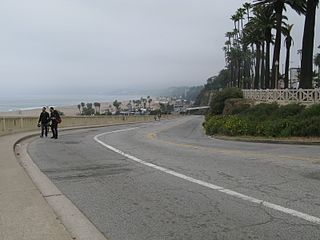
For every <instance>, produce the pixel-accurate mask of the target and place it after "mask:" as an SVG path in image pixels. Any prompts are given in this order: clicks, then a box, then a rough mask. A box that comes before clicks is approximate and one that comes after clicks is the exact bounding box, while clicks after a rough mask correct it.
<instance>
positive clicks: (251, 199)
mask: <svg viewBox="0 0 320 240" xmlns="http://www.w3.org/2000/svg"><path fill="white" fill-rule="evenodd" d="M134 129H137V127H136V128H127V129H121V130H115V131H111V132H105V133H102V134H98V135H96V136H95V137H94V140H95V141H96V142H98V143H100V144H101V145H103V146H104V147H106V148H108V149H110V150H112V151H114V152H116V153H118V154H120V155H122V156H125V157H126V158H129V159H131V160H133V161H135V162H138V163H141V164H143V165H145V166H148V167H151V168H154V169H157V170H159V171H162V172H165V173H168V174H170V175H173V176H176V177H178V178H181V179H184V180H186V181H189V182H192V183H196V184H199V185H201V186H204V187H207V188H210V189H213V190H216V191H219V192H222V193H225V194H227V195H230V196H233V197H235V198H239V199H242V200H244V201H248V202H251V203H255V204H258V205H263V206H265V207H267V208H270V209H273V210H276V211H279V212H283V213H286V214H289V215H291V216H295V217H298V218H301V219H304V220H306V221H308V222H311V223H315V224H320V218H318V217H315V216H312V215H309V214H306V213H302V212H299V211H296V210H293V209H290V208H286V207H282V206H280V205H277V204H273V203H270V202H266V201H263V200H260V199H257V198H254V197H250V196H247V195H244V194H242V193H238V192H236V191H233V190H230V189H227V188H223V187H220V186H217V185H214V184H212V183H208V182H204V181H201V180H198V179H195V178H192V177H189V176H186V175H184V174H181V173H178V172H175V171H172V170H170V169H167V168H164V167H160V166H158V165H155V164H153V163H149V162H146V161H143V160H141V159H139V158H137V157H134V156H132V155H129V154H127V153H124V152H122V151H121V150H119V149H117V148H115V147H112V146H110V145H108V144H106V143H104V142H103V141H101V140H99V137H101V136H104V135H107V134H112V133H118V132H125V131H131V130H134Z"/></svg>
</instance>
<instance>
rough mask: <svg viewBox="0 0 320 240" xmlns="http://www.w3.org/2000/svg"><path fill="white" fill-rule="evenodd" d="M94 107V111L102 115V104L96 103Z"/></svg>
mask: <svg viewBox="0 0 320 240" xmlns="http://www.w3.org/2000/svg"><path fill="white" fill-rule="evenodd" d="M93 105H94V110H95V112H96V114H97V113H100V107H101V104H100V103H98V102H95V103H93Z"/></svg>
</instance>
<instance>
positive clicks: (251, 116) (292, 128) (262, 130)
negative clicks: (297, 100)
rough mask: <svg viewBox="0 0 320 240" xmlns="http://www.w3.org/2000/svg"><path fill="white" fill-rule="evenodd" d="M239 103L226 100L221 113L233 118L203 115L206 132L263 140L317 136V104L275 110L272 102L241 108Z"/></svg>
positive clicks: (319, 126) (319, 114) (319, 113)
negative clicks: (261, 138)
mask: <svg viewBox="0 0 320 240" xmlns="http://www.w3.org/2000/svg"><path fill="white" fill-rule="evenodd" d="M239 101H240V102H239ZM242 103H243V102H242V101H241V100H238V99H229V100H227V101H226V107H225V108H226V109H225V112H228V113H233V114H235V113H237V114H236V115H213V116H210V115H208V116H206V121H205V123H204V124H203V126H204V128H205V130H206V133H207V134H209V135H214V134H224V135H229V136H237V135H251V136H264V137H291V136H296V137H317V136H320V105H313V106H311V107H308V108H305V107H304V106H302V105H299V104H289V105H286V106H280V107H279V106H278V104H276V103H272V104H265V103H263V104H258V105H256V106H253V107H249V108H247V109H242ZM244 108H246V106H245V107H244Z"/></svg>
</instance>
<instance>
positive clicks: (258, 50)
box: [253, 43, 261, 89]
mask: <svg viewBox="0 0 320 240" xmlns="http://www.w3.org/2000/svg"><path fill="white" fill-rule="evenodd" d="M260 46H261V44H260V43H256V68H255V76H254V83H253V87H254V89H258V88H259V79H260V74H259V73H260V60H261V48H260Z"/></svg>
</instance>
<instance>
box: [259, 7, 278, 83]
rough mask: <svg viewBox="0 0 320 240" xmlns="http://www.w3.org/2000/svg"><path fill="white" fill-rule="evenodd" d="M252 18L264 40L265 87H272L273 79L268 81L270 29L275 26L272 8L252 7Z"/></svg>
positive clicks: (271, 37) (271, 38) (271, 36)
mask: <svg viewBox="0 0 320 240" xmlns="http://www.w3.org/2000/svg"><path fill="white" fill-rule="evenodd" d="M254 18H255V19H256V20H255V21H257V23H256V24H257V25H258V26H259V28H260V29H261V30H262V31H263V37H264V41H265V42H266V50H265V51H266V54H265V59H264V60H265V64H264V66H265V67H264V71H265V72H264V76H265V81H264V82H265V84H264V87H265V88H269V87H271V88H274V87H275V81H271V82H270V48H271V43H272V40H273V35H272V29H273V28H275V27H276V17H275V14H274V12H273V8H272V7H270V6H256V7H254Z"/></svg>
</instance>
